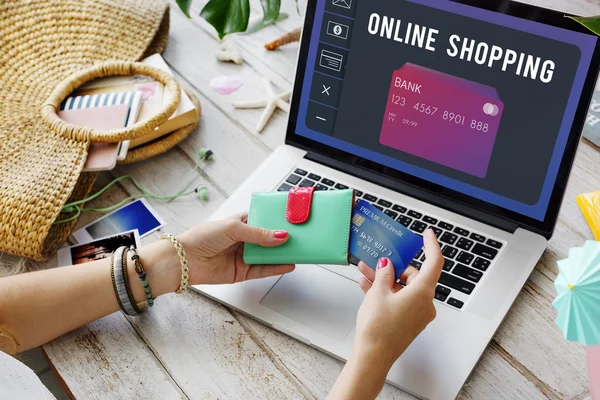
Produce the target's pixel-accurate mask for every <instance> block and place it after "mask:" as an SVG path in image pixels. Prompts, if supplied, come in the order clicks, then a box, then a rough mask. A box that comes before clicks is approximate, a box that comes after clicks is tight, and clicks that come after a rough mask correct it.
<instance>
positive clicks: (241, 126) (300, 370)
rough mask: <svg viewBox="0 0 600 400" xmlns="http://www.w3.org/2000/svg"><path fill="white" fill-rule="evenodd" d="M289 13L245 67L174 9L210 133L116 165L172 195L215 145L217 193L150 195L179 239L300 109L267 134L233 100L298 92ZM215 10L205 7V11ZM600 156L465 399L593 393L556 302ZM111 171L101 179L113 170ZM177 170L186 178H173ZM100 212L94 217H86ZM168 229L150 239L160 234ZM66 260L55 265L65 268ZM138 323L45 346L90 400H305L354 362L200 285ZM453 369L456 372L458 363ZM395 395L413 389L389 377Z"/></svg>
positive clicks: (254, 115)
mask: <svg viewBox="0 0 600 400" xmlns="http://www.w3.org/2000/svg"><path fill="white" fill-rule="evenodd" d="M529 1H530V2H532V3H536V4H538V5H545V6H549V7H552V8H556V9H560V10H562V11H568V12H571V13H577V14H582V15H597V14H600V4H599V3H598V2H597V0H529ZM285 3H286V4H284V9H285V11H286V12H288V13H289V15H290V18H288V19H287V20H285V21H283V22H281V23H279V24H278V25H277V26H272V27H268V28H266V29H264V30H262V31H260V32H258V33H254V34H252V35H248V36H237V37H236V41H237V42H238V44H239V45H240V46H241V48H242V51H243V55H244V58H245V62H244V64H243V65H240V66H238V65H233V64H224V63H219V62H217V61H216V60H215V57H214V53H215V51H216V50H217V48H218V46H219V44H218V41H217V39H216V36H215V33H214V31H213V30H212V28H211V27H210V26H208V25H207V24H206V22H204V21H203V20H201V19H200V18H198V17H194V18H193V19H192V20H191V21H190V20H188V19H187V18H185V17H184V16H183V15H182V14H181V13H180V12H179V11H178V9H177V8H176V7H172V17H171V37H170V42H169V46H168V48H167V50H166V52H165V54H164V57H165V59H166V61H167V62H168V64H169V65H170V66H171V68H172V69H173V70H174V71H176V76H177V78H178V79H179V81H180V82H181V83H182V85H183V86H184V87H185V88H187V89H188V90H191V91H192V92H193V93H194V94H195V95H196V96H198V98H199V99H200V101H201V102H202V106H203V118H202V122H201V124H200V127H199V128H198V129H197V131H196V132H195V133H194V134H193V135H192V136H191V137H190V138H189V139H188V140H186V141H185V142H184V143H182V144H181V145H180V146H178V147H177V148H176V149H174V150H172V151H170V152H169V153H168V154H165V155H162V156H160V157H156V158H154V159H152V160H150V161H147V162H143V163H139V164H136V165H133V166H130V167H127V168H118V169H116V170H115V171H112V173H111V175H112V177H117V176H120V175H123V174H131V175H133V176H134V177H135V178H136V179H137V180H139V182H141V183H142V184H143V185H144V186H146V187H149V188H150V189H151V190H152V189H154V190H157V191H161V190H162V191H163V192H165V193H172V192H175V191H177V190H178V189H179V184H180V182H181V181H182V180H183V179H190V178H188V177H191V176H192V175H191V168H192V167H193V166H194V164H195V163H196V161H197V151H198V150H199V149H200V148H201V147H209V148H211V149H212V150H213V151H214V152H215V160H214V162H212V163H208V164H206V165H205V166H204V167H203V169H202V171H201V172H200V173H198V174H197V176H196V182H197V183H198V184H200V183H203V184H205V185H207V186H208V187H209V188H210V201H208V202H200V201H198V200H196V199H195V198H189V199H181V200H177V201H174V202H172V203H170V204H164V203H160V202H156V201H152V200H151V201H150V203H151V204H152V205H153V206H154V208H155V209H156V210H157V211H158V212H159V213H160V215H161V216H162V217H163V218H164V219H165V220H166V221H167V222H168V226H167V227H166V228H165V231H168V232H172V233H175V234H178V233H181V232H183V231H184V230H186V229H187V228H189V227H191V226H193V225H195V224H199V223H201V222H203V221H205V220H206V219H207V218H208V217H209V215H210V214H211V213H212V212H213V211H214V210H215V209H217V208H218V207H219V205H220V204H221V203H222V202H223V200H224V199H225V198H226V197H227V196H229V194H231V193H232V191H233V190H234V189H235V188H236V187H237V186H238V185H239V184H240V183H241V182H242V181H243V180H244V179H245V178H246V177H247V176H248V175H249V174H250V173H251V172H252V171H253V170H254V169H255V168H256V167H257V166H258V165H259V164H260V163H261V162H262V161H263V160H264V159H265V158H266V157H267V156H268V155H269V153H270V152H271V151H273V150H274V149H275V148H276V147H277V146H279V145H281V144H282V143H283V141H284V135H285V127H286V119H287V116H286V115H285V114H284V113H282V112H281V111H278V112H277V113H276V115H275V116H274V118H273V120H272V121H271V123H270V124H269V125H268V126H267V129H266V130H265V131H264V133H262V134H257V132H256V131H255V129H254V126H255V125H256V122H257V121H258V118H259V115H260V113H261V111H262V110H258V111H247V110H234V109H233V107H232V106H231V102H232V101H233V100H241V99H248V98H255V97H256V96H257V94H260V93H263V84H262V82H261V79H260V76H261V75H262V76H265V77H267V78H269V79H270V80H272V81H273V82H274V84H275V85H276V86H277V87H278V89H279V90H285V89H288V88H290V87H291V85H292V82H293V79H294V70H295V64H296V52H297V45H296V44H293V45H290V46H288V47H285V48H282V49H281V50H279V51H276V52H272V53H269V52H266V51H265V50H264V49H263V47H262V46H263V44H264V43H266V42H268V41H270V40H271V39H273V38H274V37H276V36H278V35H280V34H281V33H283V32H286V31H288V30H291V29H293V28H296V27H298V26H300V24H301V17H300V16H298V14H297V12H296V9H295V3H294V2H292V1H287V2H285ZM201 5H202V4H196V6H195V7H194V12H193V14H195V15H197V14H198V12H199V9H200V6H201ZM218 75H241V76H243V77H244V78H245V85H244V86H243V87H242V88H241V89H240V90H239V91H238V92H235V93H233V94H231V95H229V96H223V95H220V94H217V93H216V92H214V91H213V90H212V89H210V87H209V82H210V80H211V79H212V78H214V77H215V76H218ZM599 161H600V154H599V153H597V152H596V151H595V150H594V149H592V147H590V146H589V145H588V144H586V143H583V144H582V145H581V146H580V149H579V153H578V156H577V162H576V164H575V168H574V170H573V175H572V179H571V183H570V185H569V188H568V191H567V194H566V199H565V203H564V205H563V207H562V211H561V218H560V221H559V223H558V225H557V227H556V233H555V235H554V238H553V239H552V241H551V243H550V246H549V249H548V251H547V252H546V254H545V255H544V257H543V258H542V260H541V261H540V263H539V264H538V266H537V268H536V270H535V271H534V272H533V274H532V275H531V278H530V280H529V282H528V283H527V284H526V286H525V288H524V290H523V291H522V293H521V294H520V296H519V297H518V299H517V301H516V303H515V305H514V307H513V308H512V311H511V312H510V313H509V314H508V316H507V318H506V320H505V322H504V323H503V324H502V325H501V326H500V329H499V330H498V332H497V334H496V336H495V337H494V339H493V340H492V342H491V344H490V346H489V347H488V349H487V350H486V351H485V353H484V354H483V357H482V359H481V362H480V363H479V364H478V366H477V367H476V368H475V371H474V373H473V375H472V376H471V378H470V379H469V381H468V383H467V384H466V385H465V387H464V389H463V391H462V393H461V396H460V397H461V398H474V399H494V398H505V399H529V398H551V399H562V398H565V399H586V398H588V397H589V393H588V390H587V386H586V372H585V353H584V349H583V348H582V347H581V346H579V345H576V344H572V343H567V342H566V341H565V340H563V338H562V336H561V333H560V331H559V329H558V328H557V327H556V326H555V324H554V319H555V317H556V313H555V311H554V310H553V308H552V306H551V302H552V300H553V298H554V297H555V291H554V287H553V284H552V282H553V281H554V279H555V278H556V275H557V268H556V264H555V263H556V261H557V260H559V259H561V258H564V257H565V255H566V254H567V250H568V249H569V248H570V247H573V246H577V245H582V244H583V242H584V240H586V239H590V238H591V233H590V231H589V228H588V227H587V225H586V223H585V221H584V219H583V217H582V216H581V213H580V212H579V210H578V208H577V205H576V203H575V196H576V195H577V194H579V193H583V192H589V191H592V190H597V189H600V162H599ZM112 177H111V176H109V175H108V174H105V175H104V176H101V177H100V179H99V184H98V185H100V184H104V183H106V182H107V181H108V180H109V179H111V178H112ZM173 177H176V178H177V179H173ZM132 193H136V191H135V188H133V187H132V186H131V185H129V184H124V185H123V186H119V187H115V188H114V189H111V190H110V191H109V193H108V194H107V195H105V196H103V197H102V199H100V200H98V201H96V202H95V203H94V204H93V205H95V206H100V205H102V204H113V203H114V202H116V201H117V200H120V199H122V198H124V197H126V196H128V195H130V194H132ZM97 217H98V216H97V215H86V216H85V217H83V218H82V220H81V221H80V225H83V224H85V223H87V222H89V221H91V220H92V219H95V218H97ZM157 236H158V235H154V236H153V237H150V238H147V239H145V241H146V242H151V241H154V240H156V239H157ZM55 263H56V260H51V261H50V265H54V264H55ZM156 305H157V306H156V307H154V308H153V309H152V311H151V312H149V313H148V314H147V315H146V316H143V317H142V318H139V319H133V318H128V317H126V316H124V315H123V314H121V313H115V314H113V315H110V316H108V317H106V318H103V319H102V320H99V321H97V322H94V323H92V324H90V325H88V326H86V327H83V328H81V329H78V330H77V331H75V332H72V333H71V334H68V335H65V336H64V337H62V338H59V339H57V340H55V341H54V342H52V343H50V344H48V345H46V346H44V350H45V352H46V354H47V356H48V358H49V360H50V361H51V363H52V365H53V367H54V368H55V371H56V372H57V373H58V374H59V375H60V377H61V378H62V380H64V383H65V384H66V386H67V387H68V389H69V390H70V393H71V394H72V395H73V396H74V397H76V398H80V399H106V398H111V399H112V398H114V399H173V398H190V399H207V398H208V399H217V398H218V399H299V398H323V397H325V396H326V394H327V392H328V391H329V389H330V388H331V386H332V385H333V383H334V381H335V379H336V377H337V375H338V374H339V372H340V370H341V368H342V366H343V363H342V362H340V361H338V360H335V359H333V358H331V357H329V356H327V355H325V354H322V353H320V352H319V351H317V350H315V349H313V348H310V347H308V346H306V345H304V344H302V343H300V342H298V341H296V340H294V339H292V338H289V337H287V336H285V335H283V334H281V333H278V332H276V331H274V330H272V329H270V328H268V327H266V326H263V325H262V324H260V323H259V322H256V321H254V320H252V319H251V318H248V317H246V316H243V315H240V314H239V313H237V312H235V311H232V310H229V309H227V308H225V307H223V306H221V305H219V304H217V303H215V302H214V301H211V300H208V299H206V298H204V297H203V296H201V295H199V294H196V293H193V292H188V293H186V294H185V295H182V296H176V295H169V296H165V297H162V298H160V299H158V300H157V302H156ZM449 368H450V366H449ZM381 398H382V399H400V398H402V399H404V398H412V396H410V395H408V394H406V393H403V392H402V391H401V390H399V389H396V388H394V387H392V386H389V385H386V387H385V388H384V390H383V392H382V393H381Z"/></svg>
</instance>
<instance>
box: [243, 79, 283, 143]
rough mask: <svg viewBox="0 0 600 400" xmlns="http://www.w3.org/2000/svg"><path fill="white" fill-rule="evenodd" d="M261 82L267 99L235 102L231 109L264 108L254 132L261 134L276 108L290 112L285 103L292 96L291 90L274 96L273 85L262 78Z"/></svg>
mask: <svg viewBox="0 0 600 400" xmlns="http://www.w3.org/2000/svg"><path fill="white" fill-rule="evenodd" d="M263 82H264V84H265V90H266V92H267V96H268V98H267V99H260V100H250V101H236V102H234V103H233V107H235V108H239V109H248V108H261V107H265V111H264V112H263V113H262V115H261V117H260V120H258V124H257V125H256V130H257V131H258V132H262V130H263V129H264V128H265V126H266V125H267V122H269V120H270V119H271V116H272V115H273V113H274V112H275V110H276V109H277V108H280V109H281V110H283V111H284V112H290V103H288V102H287V101H288V100H289V99H290V97H291V95H292V90H291V89H290V90H287V91H285V92H283V93H280V94H275V90H274V89H273V84H272V83H271V81H269V80H268V79H266V78H263Z"/></svg>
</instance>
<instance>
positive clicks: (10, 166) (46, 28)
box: [0, 0, 200, 260]
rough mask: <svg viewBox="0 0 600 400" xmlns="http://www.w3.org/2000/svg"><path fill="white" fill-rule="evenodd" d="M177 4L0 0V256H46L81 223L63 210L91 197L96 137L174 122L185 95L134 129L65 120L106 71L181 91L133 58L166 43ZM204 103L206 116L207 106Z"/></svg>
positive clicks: (159, 148)
mask: <svg viewBox="0 0 600 400" xmlns="http://www.w3.org/2000/svg"><path fill="white" fill-rule="evenodd" d="M168 31H169V8H168V5H167V4H166V2H164V1H162V0H37V1H30V0H0V252H7V253H10V254H14V255H18V256H24V257H29V258H32V259H35V260H43V259H46V258H47V257H48V256H50V255H52V254H54V253H55V252H56V249H57V248H58V247H59V246H60V245H61V244H62V243H64V241H65V240H66V238H67V236H68V235H69V234H70V232H71V230H72V229H73V226H74V225H75V222H76V221H72V222H70V223H63V224H53V222H54V221H57V220H63V219H66V218H69V217H70V216H71V214H68V213H61V210H62V208H63V206H64V205H65V204H66V203H67V202H73V201H77V200H81V199H84V198H86V197H87V196H88V194H89V192H90V190H91V188H92V185H93V183H94V181H95V179H96V173H87V172H86V173H82V172H81V171H82V168H83V165H84V164H85V160H86V157H87V151H88V148H89V145H90V143H91V142H104V143H107V142H120V141H123V140H130V139H134V138H137V137H141V136H143V135H145V134H147V133H149V132H150V131H152V130H153V129H154V128H155V127H157V126H159V125H160V124H162V123H163V122H165V121H166V120H167V119H168V118H169V117H170V116H171V115H172V114H173V112H174V111H175V110H176V108H177V105H178V103H179V98H178V97H177V96H174V97H173V98H172V99H171V101H170V102H169V104H168V105H167V106H166V107H165V108H164V109H163V110H162V111H161V112H160V114H158V115H156V116H154V117H153V118H151V119H149V120H147V121H142V122H139V123H137V124H136V125H135V126H133V127H131V128H127V129H120V130H115V131H110V132H95V131H93V130H90V129H88V128H82V127H76V126H73V125H69V124H67V123H65V122H64V121H62V120H60V119H59V118H58V116H57V115H56V110H57V108H58V106H59V105H60V103H61V102H62V101H63V99H64V98H66V97H67V96H68V95H69V94H70V93H71V92H72V91H73V90H74V89H76V88H77V87H78V86H80V85H81V84H83V83H85V82H87V81H89V80H91V79H94V78H97V77H103V76H109V75H131V74H142V75H148V76H151V77H153V78H154V79H156V80H158V81H160V82H162V83H163V84H165V85H166V87H167V88H168V90H169V92H170V93H179V90H180V89H179V85H178V84H177V82H176V81H175V80H174V79H173V78H172V77H170V76H169V75H167V74H165V73H163V72H161V71H159V70H156V69H154V68H150V67H148V66H146V65H144V64H140V63H136V62H134V61H136V60H140V59H142V58H144V57H146V56H148V55H151V54H153V53H156V52H162V51H163V50H164V48H165V46H166V43H167V39H168ZM190 97H191V98H192V101H193V102H194V103H195V104H196V106H197V116H198V120H199V119H200V105H199V103H198V101H197V99H196V98H194V97H193V96H190ZM196 126H197V122H196V123H194V124H192V125H190V126H187V127H184V128H181V129H180V130H178V131H176V132H174V133H172V134H170V135H168V136H166V137H165V138H163V139H162V140H159V141H157V142H152V143H151V144H149V145H147V146H144V147H141V148H136V149H132V150H131V151H130V152H129V153H128V156H127V159H126V160H125V163H129V162H134V161H139V160H142V159H145V158H148V157H150V156H153V155H156V154H160V153H162V152H164V151H166V150H168V149H170V148H171V147H173V146H175V145H176V144H177V143H179V142H180V141H181V140H183V139H184V138H185V137H186V136H187V135H189V133H190V132H191V131H193V129H194V128H195V127H196Z"/></svg>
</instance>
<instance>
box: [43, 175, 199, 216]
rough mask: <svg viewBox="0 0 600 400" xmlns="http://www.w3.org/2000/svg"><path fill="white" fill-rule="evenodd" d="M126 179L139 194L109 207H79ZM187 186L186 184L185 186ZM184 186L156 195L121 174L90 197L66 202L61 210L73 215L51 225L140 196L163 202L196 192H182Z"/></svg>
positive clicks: (114, 208)
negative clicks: (168, 193)
mask: <svg viewBox="0 0 600 400" xmlns="http://www.w3.org/2000/svg"><path fill="white" fill-rule="evenodd" d="M125 179H128V180H130V181H131V182H132V183H133V185H134V186H135V187H136V188H137V189H138V190H139V191H140V192H141V194H137V195H134V196H129V197H127V198H125V199H124V200H122V201H120V202H119V203H117V204H115V205H112V206H110V207H105V208H85V209H84V208H82V207H79V205H80V204H83V203H86V202H88V201H92V200H94V199H96V198H98V197H99V196H101V195H102V194H103V193H104V192H106V191H107V190H108V189H110V188H111V187H112V186H113V185H115V184H117V183H118V182H120V181H122V180H125ZM188 185H189V183H188ZM186 187H187V186H186ZM186 187H184V188H183V189H182V190H180V191H179V192H177V194H174V195H173V196H158V195H155V194H154V193H152V192H150V191H149V190H147V189H145V188H144V187H143V186H141V185H140V184H139V183H137V182H136V180H135V179H134V178H133V177H132V176H130V175H123V176H120V177H118V178H116V179H114V180H113V181H111V182H110V183H109V184H107V185H106V186H104V187H103V188H102V189H100V190H99V191H98V192H96V193H94V194H93V195H91V196H90V197H87V198H85V199H82V200H78V201H74V202H73V203H69V204H66V205H65V206H64V207H63V211H62V212H73V211H74V212H75V215H73V216H71V217H69V218H66V219H63V220H59V221H55V222H54V223H53V225H56V224H65V223H67V222H71V221H73V220H75V219H77V218H79V216H80V215H81V213H83V212H100V213H107V212H111V211H114V210H116V209H118V208H121V207H122V206H123V205H124V204H125V203H128V202H130V201H134V200H139V199H142V198H151V199H155V200H158V201H163V202H170V201H173V200H175V199H176V198H178V197H183V196H189V195H191V194H193V193H197V189H194V190H190V191H187V192H184V190H185V189H186ZM70 208H73V210H72V211H71V210H69V209H70ZM65 209H67V210H68V211H66V210H65Z"/></svg>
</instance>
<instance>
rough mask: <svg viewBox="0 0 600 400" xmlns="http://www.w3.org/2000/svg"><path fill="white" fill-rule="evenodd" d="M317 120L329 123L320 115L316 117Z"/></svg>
mask: <svg viewBox="0 0 600 400" xmlns="http://www.w3.org/2000/svg"><path fill="white" fill-rule="evenodd" d="M315 118H317V119H320V120H321V121H325V122H327V120H326V119H325V118H323V117H319V116H318V115H316V116H315Z"/></svg>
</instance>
